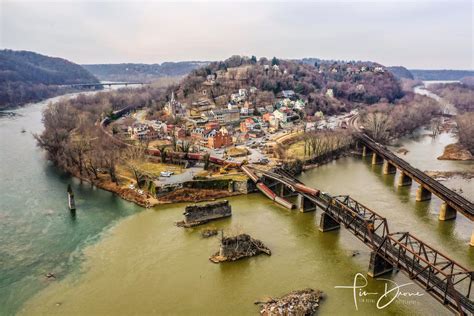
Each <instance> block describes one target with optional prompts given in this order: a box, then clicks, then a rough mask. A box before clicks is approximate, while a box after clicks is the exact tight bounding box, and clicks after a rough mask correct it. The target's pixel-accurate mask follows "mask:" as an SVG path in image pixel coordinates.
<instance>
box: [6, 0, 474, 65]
mask: <svg viewBox="0 0 474 316" xmlns="http://www.w3.org/2000/svg"><path fill="white" fill-rule="evenodd" d="M473 15H474V9H473V1H471V0H449V1H431V0H412V1H394V0H378V1H375V0H372V1H353V0H346V1H330V0H320V1H305V2H296V1H286V2H283V1H279V2H276V1H260V2H252V1H233V2H230V1H219V2H218V1H192V2H183V1H179V2H174V3H172V2H163V1H131V0H125V1H117V0H109V1H94V0H82V1H80V0H62V1H24V0H15V1H7V0H0V47H1V48H10V49H18V50H19V49H21V50H31V51H36V52H39V53H42V54H46V55H50V56H58V57H63V58H66V59H69V60H71V61H74V62H77V63H121V62H143V63H161V62H164V61H179V60H220V59H225V58H227V57H229V56H231V55H234V54H241V55H256V56H257V57H261V56H266V57H272V56H278V57H282V58H302V57H318V58H323V59H344V60H372V61H377V62H380V63H382V64H384V65H404V66H407V67H409V68H425V69H439V68H449V69H473V65H474V58H473Z"/></svg>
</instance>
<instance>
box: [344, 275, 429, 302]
mask: <svg viewBox="0 0 474 316" xmlns="http://www.w3.org/2000/svg"><path fill="white" fill-rule="evenodd" d="M362 280H363V284H359V283H360V282H359V281H362ZM376 280H381V281H385V290H384V292H383V293H378V292H367V291H365V290H363V289H364V288H365V287H366V286H367V284H368V282H367V279H366V277H365V276H364V275H363V274H362V273H357V274H356V275H355V276H354V283H353V285H337V286H335V288H336V289H352V293H353V295H354V305H355V308H356V310H359V308H358V306H357V297H367V296H375V295H380V296H379V298H378V300H377V305H376V306H377V309H384V308H385V307H387V306H388V305H390V304H392V303H393V302H394V301H395V300H396V299H397V298H398V297H400V296H403V297H412V296H416V297H419V296H423V295H424V294H423V293H420V292H402V291H401V290H400V289H401V288H403V287H405V286H407V285H411V284H413V283H405V284H401V285H398V284H397V283H395V282H393V281H392V280H388V279H376ZM389 284H390V287H389ZM386 300H388V301H387V302H386V303H384V302H385V301H386Z"/></svg>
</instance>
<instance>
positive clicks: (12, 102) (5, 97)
mask: <svg viewBox="0 0 474 316" xmlns="http://www.w3.org/2000/svg"><path fill="white" fill-rule="evenodd" d="M98 82H99V81H98V80H97V78H95V77H94V76H93V75H92V74H90V73H89V72H88V71H87V70H85V69H84V68H82V67H81V66H79V65H77V64H74V63H72V62H70V61H67V60H65V59H62V58H55V57H48V56H44V55H40V54H37V53H34V52H28V51H13V50H0V109H1V108H6V107H9V106H16V105H22V104H25V103H28V102H33V101H39V100H42V99H45V98H48V97H51V96H54V95H57V94H60V93H63V92H64V90H65V89H64V88H61V87H58V85H64V84H76V83H98Z"/></svg>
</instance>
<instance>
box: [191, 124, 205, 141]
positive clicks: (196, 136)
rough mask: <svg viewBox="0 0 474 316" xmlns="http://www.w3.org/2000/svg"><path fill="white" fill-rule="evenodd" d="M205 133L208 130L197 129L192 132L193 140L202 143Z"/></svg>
mask: <svg viewBox="0 0 474 316" xmlns="http://www.w3.org/2000/svg"><path fill="white" fill-rule="evenodd" d="M205 132H206V130H205V129H204V128H202V127H196V128H195V129H193V130H192V131H191V138H192V139H194V140H196V141H200V140H201V139H203V138H204V134H205Z"/></svg>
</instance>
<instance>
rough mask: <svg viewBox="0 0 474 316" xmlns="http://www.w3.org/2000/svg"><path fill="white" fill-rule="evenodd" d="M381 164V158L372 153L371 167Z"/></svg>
mask: <svg viewBox="0 0 474 316" xmlns="http://www.w3.org/2000/svg"><path fill="white" fill-rule="evenodd" d="M382 163H383V159H382V157H380V156H379V155H377V153H375V152H374V153H372V164H373V165H381V164H382Z"/></svg>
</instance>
